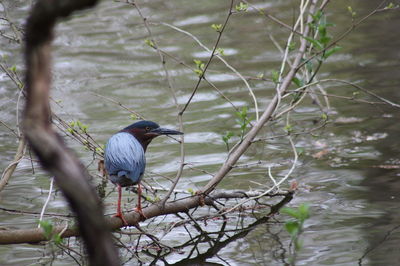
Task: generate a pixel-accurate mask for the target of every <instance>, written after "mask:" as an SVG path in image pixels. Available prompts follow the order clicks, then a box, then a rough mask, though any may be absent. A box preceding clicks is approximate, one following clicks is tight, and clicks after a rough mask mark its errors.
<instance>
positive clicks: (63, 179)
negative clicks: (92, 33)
mask: <svg viewBox="0 0 400 266" xmlns="http://www.w3.org/2000/svg"><path fill="white" fill-rule="evenodd" d="M96 2H97V1H96V0H59V1H54V0H39V1H37V2H36V3H35V5H34V6H33V8H32V10H31V13H30V16H29V18H28V20H27V23H26V37H25V38H26V39H25V60H26V97H27V98H26V107H25V112H24V121H23V129H24V134H25V136H26V139H27V140H28V142H29V144H30V146H31V147H32V149H33V151H34V152H35V154H36V155H37V157H38V158H39V160H40V162H41V164H42V166H43V167H44V168H45V169H47V170H48V171H49V172H50V173H51V174H52V175H54V177H55V181H56V183H57V185H58V187H59V188H60V189H61V190H62V192H63V194H64V196H65V198H66V199H67V200H68V203H69V205H70V207H71V208H72V210H73V211H74V212H75V213H76V215H77V220H78V224H79V231H80V234H81V236H82V238H83V240H84V242H85V246H86V250H87V254H88V256H89V262H90V264H91V265H119V258H118V252H117V249H116V247H115V246H114V242H113V240H112V235H111V233H110V231H109V228H108V227H107V225H106V222H105V219H104V217H103V208H102V205H101V202H100V200H99V198H98V196H97V194H96V193H95V190H94V188H93V187H92V185H91V184H90V182H89V178H88V177H89V174H88V173H87V171H86V169H85V167H84V166H83V165H82V164H81V163H80V161H79V160H78V159H77V157H76V156H75V155H74V154H73V152H71V151H70V150H69V149H68V148H67V146H66V145H65V144H64V142H63V141H62V139H61V138H60V137H59V135H58V134H57V133H56V132H55V131H54V130H53V128H52V125H51V110H50V104H49V93H50V87H51V42H52V39H53V28H54V26H55V23H56V22H57V20H58V19H60V18H63V17H67V16H69V15H70V14H71V13H72V12H73V11H75V10H80V9H84V8H88V7H91V6H93V5H95V4H96ZM36 234H37V237H38V238H40V235H42V237H41V238H42V239H43V233H42V232H41V229H38V230H37V232H36ZM18 239H19V241H21V240H22V239H26V235H24V234H23V233H22V232H21V234H18ZM19 241H18V242H19Z"/></svg>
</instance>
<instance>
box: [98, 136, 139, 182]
mask: <svg viewBox="0 0 400 266" xmlns="http://www.w3.org/2000/svg"><path fill="white" fill-rule="evenodd" d="M105 167H106V170H107V172H108V175H109V178H110V180H111V182H113V183H114V184H119V185H120V186H121V187H126V186H131V185H135V184H137V183H139V181H140V180H141V179H142V176H143V173H144V169H145V167H146V158H145V156H144V150H143V147H142V145H141V144H140V143H139V141H138V140H137V139H136V138H135V137H134V136H133V135H131V134H130V133H127V132H119V133H117V134H115V135H114V136H112V137H111V138H110V139H109V140H108V142H107V145H106V151H105Z"/></svg>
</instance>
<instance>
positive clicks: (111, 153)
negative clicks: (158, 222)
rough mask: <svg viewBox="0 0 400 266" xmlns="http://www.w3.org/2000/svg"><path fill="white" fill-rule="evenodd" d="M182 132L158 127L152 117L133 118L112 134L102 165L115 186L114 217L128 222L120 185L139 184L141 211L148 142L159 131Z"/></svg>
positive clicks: (166, 132)
mask: <svg viewBox="0 0 400 266" xmlns="http://www.w3.org/2000/svg"><path fill="white" fill-rule="evenodd" d="M182 134H183V133H182V132H179V131H176V130H172V129H167V128H161V127H160V126H159V125H158V124H157V123H155V122H152V121H139V122H136V123H134V124H132V125H130V126H128V127H126V128H124V129H123V130H121V131H119V132H118V133H117V134H115V135H113V136H112V137H111V138H110V139H109V140H108V142H107V144H106V149H105V154H104V160H105V168H106V171H107V173H108V175H109V179H110V181H111V182H112V183H114V184H115V185H117V187H118V205H117V213H116V215H115V216H116V217H119V218H120V219H121V220H122V222H123V223H124V224H125V225H127V224H128V223H127V222H126V220H125V218H124V216H123V215H122V212H121V190H122V187H127V186H132V185H136V184H137V185H138V205H137V208H136V211H137V212H138V213H139V214H140V215H141V216H142V217H145V216H144V214H143V212H142V205H141V194H142V188H141V186H140V181H141V179H142V177H143V173H144V170H145V167H146V157H145V155H144V153H145V152H146V149H147V146H148V145H149V144H150V142H151V141H152V140H153V139H154V138H156V137H158V136H160V135H182Z"/></svg>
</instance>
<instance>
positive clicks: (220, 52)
mask: <svg viewBox="0 0 400 266" xmlns="http://www.w3.org/2000/svg"><path fill="white" fill-rule="evenodd" d="M216 52H217V53H218V54H219V55H222V56H225V52H224V49H222V48H217V50H216Z"/></svg>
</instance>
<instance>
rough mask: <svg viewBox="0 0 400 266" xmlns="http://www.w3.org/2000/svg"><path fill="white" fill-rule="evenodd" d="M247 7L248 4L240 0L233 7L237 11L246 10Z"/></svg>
mask: <svg viewBox="0 0 400 266" xmlns="http://www.w3.org/2000/svg"><path fill="white" fill-rule="evenodd" d="M248 7H249V5H248V4H246V3H243V2H240V3H239V5H236V6H235V9H236V11H237V12H241V11H247V8H248Z"/></svg>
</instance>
